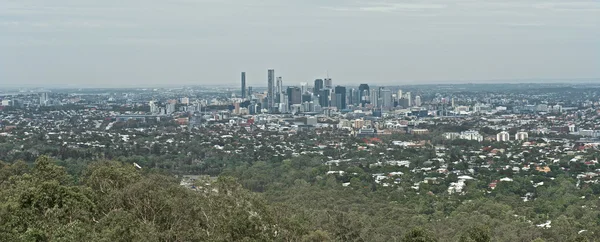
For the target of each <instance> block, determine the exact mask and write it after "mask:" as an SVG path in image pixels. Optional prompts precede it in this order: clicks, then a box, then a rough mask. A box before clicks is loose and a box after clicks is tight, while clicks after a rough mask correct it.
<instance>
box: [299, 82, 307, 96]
mask: <svg viewBox="0 0 600 242" xmlns="http://www.w3.org/2000/svg"><path fill="white" fill-rule="evenodd" d="M300 88H301V91H302V94H304V93H307V92H308V83H306V82H300Z"/></svg>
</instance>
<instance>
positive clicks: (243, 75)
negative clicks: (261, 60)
mask: <svg viewBox="0 0 600 242" xmlns="http://www.w3.org/2000/svg"><path fill="white" fill-rule="evenodd" d="M242 98H246V72H242Z"/></svg>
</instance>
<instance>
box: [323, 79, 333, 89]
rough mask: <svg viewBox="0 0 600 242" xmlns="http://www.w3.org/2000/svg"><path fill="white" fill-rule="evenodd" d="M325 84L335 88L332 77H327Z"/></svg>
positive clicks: (327, 86) (326, 86)
mask: <svg viewBox="0 0 600 242" xmlns="http://www.w3.org/2000/svg"><path fill="white" fill-rule="evenodd" d="M324 84H325V88H329V89H333V81H332V80H331V78H329V77H328V78H325V81H324Z"/></svg>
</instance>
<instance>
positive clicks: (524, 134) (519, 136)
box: [515, 132, 529, 141]
mask: <svg viewBox="0 0 600 242" xmlns="http://www.w3.org/2000/svg"><path fill="white" fill-rule="evenodd" d="M528 138H529V134H528V133H527V132H518V133H516V134H515V140H525V141H527V139H528Z"/></svg>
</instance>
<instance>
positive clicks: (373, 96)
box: [367, 89, 380, 107]
mask: <svg viewBox="0 0 600 242" xmlns="http://www.w3.org/2000/svg"><path fill="white" fill-rule="evenodd" d="M370 92H371V93H370V95H368V96H367V97H369V102H370V103H371V104H372V105H373V107H379V105H380V104H379V90H377V89H371V91H370Z"/></svg>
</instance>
